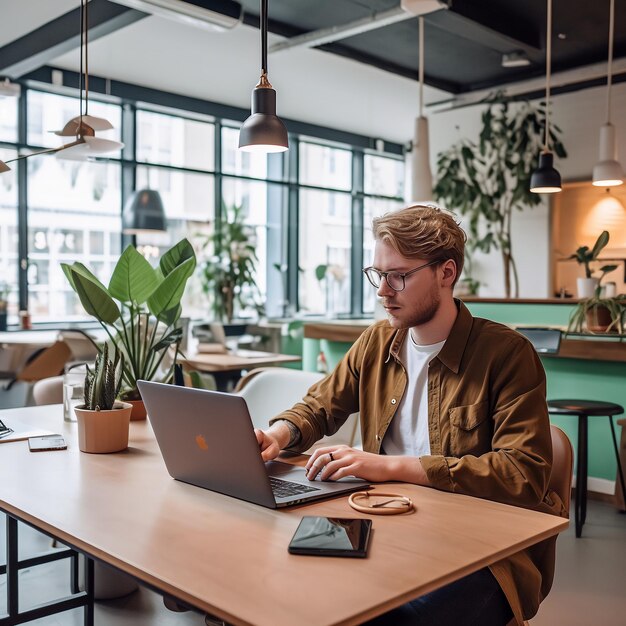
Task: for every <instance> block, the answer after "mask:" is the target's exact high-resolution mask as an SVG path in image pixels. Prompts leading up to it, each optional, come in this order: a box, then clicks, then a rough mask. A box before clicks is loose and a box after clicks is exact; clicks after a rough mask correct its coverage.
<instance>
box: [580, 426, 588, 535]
mask: <svg viewBox="0 0 626 626" xmlns="http://www.w3.org/2000/svg"><path fill="white" fill-rule="evenodd" d="M581 420H582V422H583V439H584V443H583V453H582V460H583V475H582V480H583V482H582V493H581V496H582V501H581V505H582V506H581V509H582V511H581V512H582V521H581V523H580V528H581V530H582V527H583V524H584V523H585V521H586V520H587V480H588V478H587V475H588V463H589V458H588V457H589V425H588V420H589V418H588V417H587V416H586V415H583V416H582V417H581Z"/></svg>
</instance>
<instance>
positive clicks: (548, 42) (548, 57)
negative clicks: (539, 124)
mask: <svg viewBox="0 0 626 626" xmlns="http://www.w3.org/2000/svg"><path fill="white" fill-rule="evenodd" d="M547 22H548V23H547V27H546V136H545V140H544V145H543V149H544V152H549V150H550V149H549V145H550V143H549V142H550V69H551V67H552V0H548V20H547Z"/></svg>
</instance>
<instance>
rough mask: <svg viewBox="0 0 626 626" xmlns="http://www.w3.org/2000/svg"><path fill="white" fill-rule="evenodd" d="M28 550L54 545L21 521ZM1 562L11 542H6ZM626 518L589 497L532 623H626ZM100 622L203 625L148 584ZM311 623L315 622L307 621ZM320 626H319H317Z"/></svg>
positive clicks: (99, 612) (107, 610)
mask: <svg viewBox="0 0 626 626" xmlns="http://www.w3.org/2000/svg"><path fill="white" fill-rule="evenodd" d="M19 532H20V539H21V541H20V545H21V546H23V547H24V552H23V553H22V552H20V556H23V555H24V554H32V553H35V552H39V551H43V550H47V549H49V547H50V540H49V539H47V538H46V537H44V536H43V535H40V534H39V533H36V532H35V531H33V530H31V529H29V528H26V527H24V526H22V525H20V531H19ZM0 562H2V563H4V562H5V545H4V541H0ZM20 577H21V583H20V584H21V587H22V594H21V599H20V601H21V603H23V608H26V607H28V606H32V605H33V604H36V603H39V602H43V601H46V600H52V599H53V598H54V597H55V596H56V597H58V596H61V595H64V594H66V593H67V592H68V590H69V582H68V581H69V564H68V563H64V562H62V561H58V562H56V563H50V564H48V565H42V566H39V567H37V568H33V569H31V570H24V571H22V572H21V573H20ZM625 580H626V515H625V514H620V513H618V512H617V511H616V510H615V509H614V508H613V507H612V506H610V505H608V504H605V503H602V502H597V501H589V508H588V513H587V522H586V524H585V526H584V528H583V536H582V538H580V539H576V538H575V536H574V528H573V524H572V526H570V528H569V529H568V530H567V531H566V532H565V533H563V534H562V535H561V536H560V537H559V540H558V541H557V567H556V576H555V581H554V586H553V588H552V592H551V593H550V595H549V596H548V598H547V599H546V600H545V602H544V603H543V604H542V606H541V609H540V611H539V614H538V615H537V616H536V617H535V618H534V619H533V620H532V621H531V624H532V626H554V625H560V624H567V625H568V626H589V625H590V624H602V625H603V626H623V625H624V624H626V593H625V588H624V581H625ZM5 610H6V577H5V576H1V577H0V615H1V614H2V613H3V612H4V611H5ZM95 622H96V626H131V625H132V626H153V625H158V626H161V625H162V626H204V617H203V616H201V615H199V614H196V613H192V612H189V613H173V612H171V611H168V610H167V609H165V608H164V606H163V602H162V599H161V597H160V596H159V595H157V594H155V593H153V592H151V591H149V590H147V589H144V588H141V589H140V590H139V591H136V592H134V593H132V594H130V595H129V596H127V597H125V598H121V599H119V600H109V601H106V602H97V603H96V620H95ZM32 623H33V624H38V625H39V624H41V625H46V626H81V624H82V611H81V610H78V609H77V610H74V611H71V612H68V613H63V614H58V615H56V616H51V617H48V618H45V619H40V620H37V621H36V622H32ZM301 626H308V625H301ZM311 626H314V625H311Z"/></svg>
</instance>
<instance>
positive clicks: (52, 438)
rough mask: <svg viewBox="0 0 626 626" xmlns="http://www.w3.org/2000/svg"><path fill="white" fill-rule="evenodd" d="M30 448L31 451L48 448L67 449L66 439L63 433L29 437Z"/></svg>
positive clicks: (46, 449)
mask: <svg viewBox="0 0 626 626" xmlns="http://www.w3.org/2000/svg"><path fill="white" fill-rule="evenodd" d="M28 449H29V450H30V451H31V452H46V451H48V450H67V444H66V443H65V439H63V437H61V435H46V436H45V437H29V438H28Z"/></svg>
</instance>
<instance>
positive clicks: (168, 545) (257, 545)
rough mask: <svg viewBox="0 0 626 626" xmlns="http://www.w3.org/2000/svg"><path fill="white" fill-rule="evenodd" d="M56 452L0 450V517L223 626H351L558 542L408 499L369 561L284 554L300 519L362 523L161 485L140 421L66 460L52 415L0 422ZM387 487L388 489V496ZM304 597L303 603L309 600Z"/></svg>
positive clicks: (430, 497)
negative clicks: (107, 445)
mask: <svg viewBox="0 0 626 626" xmlns="http://www.w3.org/2000/svg"><path fill="white" fill-rule="evenodd" d="M12 416H13V417H15V418H18V419H20V420H21V421H23V422H28V421H30V422H31V423H33V424H37V425H38V426H40V427H45V428H48V429H50V430H54V431H57V432H61V433H62V434H63V435H64V437H65V438H66V441H67V443H68V449H67V451H58V452H42V453H37V454H32V453H30V452H28V446H27V444H26V443H25V442H16V443H10V444H9V443H7V444H5V445H3V446H0V464H1V466H2V468H3V481H2V490H1V491H0V509H2V510H3V511H5V512H6V513H8V514H9V515H10V516H12V517H14V518H17V519H21V520H24V521H26V522H27V523H29V524H31V525H33V526H35V527H36V528H39V529H42V530H43V531H44V532H47V533H49V534H51V535H53V536H55V537H57V538H58V539H60V540H61V541H62V542H64V543H68V544H69V545H71V546H73V547H75V548H77V549H78V550H79V551H81V552H84V553H85V554H87V555H89V556H91V557H94V558H96V559H99V560H101V561H103V562H105V563H108V564H110V565H113V566H115V567H117V568H119V569H121V570H123V571H125V572H127V573H128V574H130V575H132V576H134V577H136V578H137V579H138V580H139V581H142V582H144V583H146V584H148V585H149V586H151V587H152V588H154V589H156V590H159V591H161V592H163V593H167V594H169V595H172V596H174V597H176V598H178V599H180V600H181V601H183V602H185V603H188V604H190V605H191V606H194V607H196V608H197V609H199V610H201V611H206V612H208V613H211V614H214V615H216V616H218V617H221V618H222V619H225V620H226V621H228V622H230V623H232V624H255V625H256V626H291V625H292V624H315V625H316V626H330V625H331V624H333V625H338V624H358V623H361V622H362V621H364V620H366V619H368V618H372V617H374V616H376V615H379V614H381V613H384V612H385V611H388V610H390V609H392V608H394V607H396V606H399V605H401V604H403V603H404V602H406V601H408V600H409V599H412V598H415V597H418V596H420V595H422V594H424V593H427V592H429V591H432V590H434V589H436V588H438V587H441V586H443V585H445V584H447V583H449V582H452V581H454V580H456V579H458V578H461V577H463V576H465V575H467V574H470V573H471V572H474V571H477V570H479V569H481V568H482V567H485V566H486V565H488V564H490V563H494V562H495V561H498V560H500V559H502V558H504V557H506V556H508V555H510V554H513V553H515V552H517V551H519V550H521V549H523V548H525V547H527V546H529V545H532V544H534V543H537V542H538V541H541V540H543V539H546V538H547V537H550V536H552V535H555V534H557V533H558V532H560V531H562V530H564V529H565V528H566V527H567V525H568V522H567V520H564V519H562V518H559V517H556V516H552V515H546V514H543V513H537V512H535V511H528V510H526V509H521V508H516V507H512V506H507V505H504V504H499V503H496V502H490V501H488V500H481V499H478V498H471V497H469V496H463V495H457V494H451V493H446V492H443V491H437V490H435V489H428V488H426V487H418V486H416V485H409V484H394V485H393V491H397V492H398V493H402V494H404V495H406V496H408V497H410V498H412V499H413V501H414V502H415V504H416V506H417V512H416V513H414V514H412V515H397V516H390V517H386V516H381V517H374V518H373V522H374V533H373V535H372V543H371V548H370V553H369V556H368V558H367V559H342V558H312V557H302V556H296V555H291V554H288V552H287V545H288V544H289V540H290V538H291V536H292V535H293V533H294V531H295V529H296V526H297V525H298V523H299V521H300V518H301V517H302V516H303V515H323V516H330V517H367V516H365V515H362V514H358V513H356V511H354V510H352V509H351V508H350V507H349V505H348V502H347V498H346V497H340V498H335V499H332V500H326V501H323V502H317V503H312V504H309V505H306V506H299V507H295V508H291V509H283V510H280V511H278V510H271V509H265V508H263V507H260V506H256V505H253V504H249V503H247V502H242V501H240V500H236V499H234V498H230V497H227V496H222V495H220V494H217V493H213V492H211V491H207V490H204V489H200V488H198V487H193V486H191V485H187V484H185V483H181V482H178V481H174V480H172V479H171V478H170V477H169V475H168V474H167V471H166V469H165V465H164V463H163V460H162V458H161V454H160V453H159V450H158V447H157V444H156V441H155V439H154V436H153V433H152V430H151V428H150V423H149V422H147V421H146V422H131V425H130V444H129V445H130V447H129V449H128V450H127V451H126V452H122V453H118V454H105V455H97V454H84V453H81V452H79V451H78V445H77V441H76V429H77V426H76V424H75V423H67V422H65V423H64V422H63V417H62V407H61V406H60V405H50V406H41V407H35V408H27V409H13V410H10V411H1V412H0V419H2V420H4V421H5V422H8V423H10V420H11V417H12ZM386 488H389V487H388V486H386ZM312 589H314V590H315V598H317V599H318V600H322V601H315V602H312V601H311V590H312Z"/></svg>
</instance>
